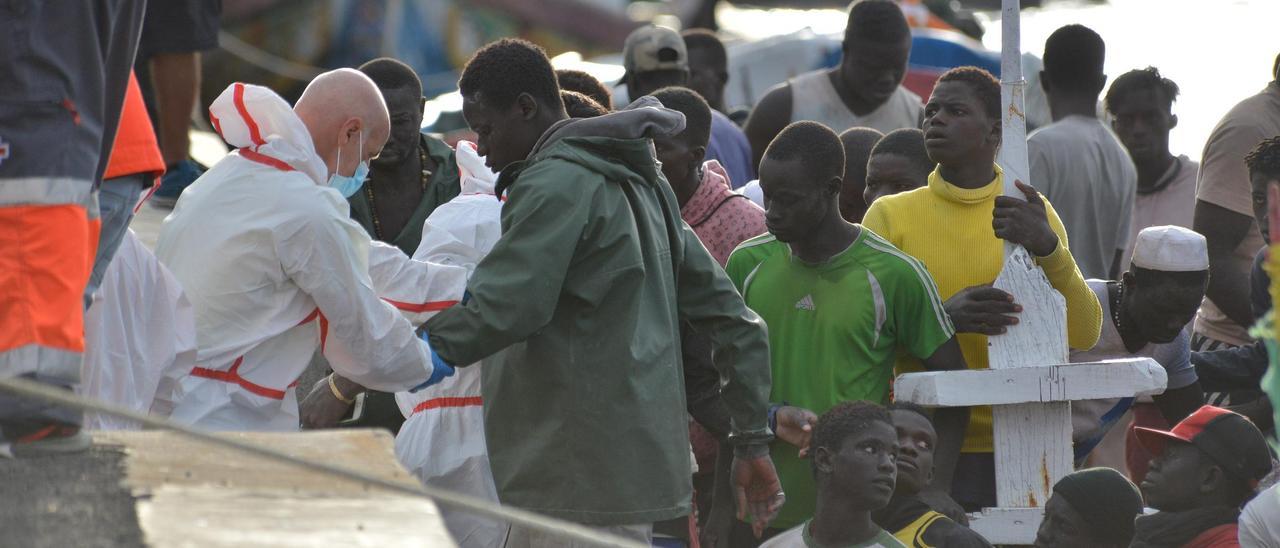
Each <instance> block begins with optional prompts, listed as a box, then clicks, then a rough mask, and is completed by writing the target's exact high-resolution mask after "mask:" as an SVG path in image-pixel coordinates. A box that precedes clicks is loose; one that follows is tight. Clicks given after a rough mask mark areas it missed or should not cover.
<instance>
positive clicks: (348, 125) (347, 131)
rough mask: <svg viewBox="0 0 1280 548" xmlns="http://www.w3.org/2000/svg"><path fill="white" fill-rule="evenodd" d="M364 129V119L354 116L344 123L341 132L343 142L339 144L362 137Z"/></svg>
mask: <svg viewBox="0 0 1280 548" xmlns="http://www.w3.org/2000/svg"><path fill="white" fill-rule="evenodd" d="M362 130H364V121H363V120H361V119H359V118H356V117H354V116H352V117H351V118H347V120H346V121H345V122H343V123H342V132H341V133H340V134H339V135H340V139H341V142H340V143H338V144H339V145H345V144H347V143H348V142H350V141H353V140H357V139H359V138H360V132H361V131H362Z"/></svg>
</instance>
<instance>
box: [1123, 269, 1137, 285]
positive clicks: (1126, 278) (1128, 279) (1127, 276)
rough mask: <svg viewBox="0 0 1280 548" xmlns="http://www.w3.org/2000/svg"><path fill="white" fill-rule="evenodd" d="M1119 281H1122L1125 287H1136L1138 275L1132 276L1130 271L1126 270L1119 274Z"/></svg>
mask: <svg viewBox="0 0 1280 548" xmlns="http://www.w3.org/2000/svg"><path fill="white" fill-rule="evenodd" d="M1120 281H1121V282H1122V283H1124V285H1125V287H1126V288H1129V287H1138V277H1137V276H1134V275H1133V273H1132V272H1128V271H1126V272H1125V273H1124V274H1122V275H1121V276H1120Z"/></svg>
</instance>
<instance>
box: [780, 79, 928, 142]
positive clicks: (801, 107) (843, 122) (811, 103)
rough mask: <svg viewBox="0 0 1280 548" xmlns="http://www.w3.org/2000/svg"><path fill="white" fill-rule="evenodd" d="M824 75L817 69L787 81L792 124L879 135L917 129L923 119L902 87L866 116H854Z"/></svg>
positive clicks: (915, 102)
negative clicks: (809, 123) (816, 124)
mask: <svg viewBox="0 0 1280 548" xmlns="http://www.w3.org/2000/svg"><path fill="white" fill-rule="evenodd" d="M827 72H828V69H819V70H815V71H813V72H808V73H805V74H801V75H799V76H796V77H795V78H792V79H791V80H790V81H789V84H790V85H791V121H792V122H800V121H803V120H812V121H814V122H819V123H821V124H823V125H825V126H827V127H829V128H831V129H832V130H834V131H835V132H836V133H841V132H843V131H844V130H846V129H849V128H854V127H869V128H871V129H874V130H877V131H879V132H880V133H889V132H890V131H893V130H895V129H902V128H919V127H920V122H921V120H923V119H924V103H922V102H921V101H920V96H919V95H916V94H914V93H912V92H911V90H909V89H907V88H906V86H898V89H896V90H894V92H893V95H890V96H889V98H888V99H886V100H885V102H884V103H883V104H881V105H880V106H878V107H876V109H875V110H873V111H871V112H868V113H867V114H866V115H863V116H858V115H857V114H854V113H853V111H851V110H849V107H847V106H845V104H844V101H843V100H841V99H840V94H839V93H838V92H836V88H835V86H832V85H831V78H830V77H829V76H827Z"/></svg>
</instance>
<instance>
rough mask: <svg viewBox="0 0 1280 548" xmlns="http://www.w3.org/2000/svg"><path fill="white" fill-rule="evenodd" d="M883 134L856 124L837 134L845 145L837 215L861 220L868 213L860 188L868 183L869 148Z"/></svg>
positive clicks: (846, 218)
mask: <svg viewBox="0 0 1280 548" xmlns="http://www.w3.org/2000/svg"><path fill="white" fill-rule="evenodd" d="M882 137H884V134H883V133H880V132H879V131H876V130H874V129H871V128H869V127H855V128H849V129H847V130H845V132H844V133H841V134H840V143H841V144H843V145H844V186H842V187H840V216H841V217H844V220H846V221H849V222H851V223H861V222H862V216H863V215H866V214H867V202H865V201H863V199H862V192H863V190H864V189H865V188H866V186H867V159H868V158H870V157H871V149H872V148H873V147H875V146H876V143H878V142H880V139H881V138H882Z"/></svg>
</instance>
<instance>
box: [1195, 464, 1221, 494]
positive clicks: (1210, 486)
mask: <svg viewBox="0 0 1280 548" xmlns="http://www.w3.org/2000/svg"><path fill="white" fill-rule="evenodd" d="M1226 482H1227V473H1226V471H1225V470H1223V469H1222V467H1220V466H1218V465H1216V464H1215V465H1213V466H1209V467H1208V468H1206V469H1205V470H1204V472H1202V473H1201V476H1200V492H1201V493H1202V494H1205V495H1207V494H1209V493H1214V492H1217V491H1218V490H1219V489H1222V488H1223V486H1224V485H1225V484H1226Z"/></svg>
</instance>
